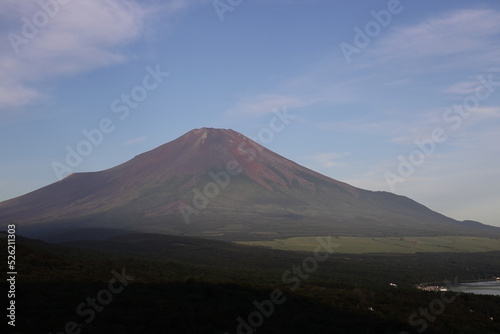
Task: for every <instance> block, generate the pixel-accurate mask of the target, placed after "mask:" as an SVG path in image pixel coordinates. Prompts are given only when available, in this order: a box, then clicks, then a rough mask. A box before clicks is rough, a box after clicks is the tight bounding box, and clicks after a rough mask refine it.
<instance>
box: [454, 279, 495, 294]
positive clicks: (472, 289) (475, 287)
mask: <svg viewBox="0 0 500 334" xmlns="http://www.w3.org/2000/svg"><path fill="white" fill-rule="evenodd" d="M451 290H453V291H460V292H467V293H475V294H480V295H497V296H500V280H497V281H487V282H474V283H460V284H459V285H458V287H456V288H453V289H451Z"/></svg>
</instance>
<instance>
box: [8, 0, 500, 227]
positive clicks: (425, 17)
mask: <svg viewBox="0 0 500 334" xmlns="http://www.w3.org/2000/svg"><path fill="white" fill-rule="evenodd" d="M0 36H1V38H0V143H1V144H0V145H1V146H0V156H1V160H0V200H6V199H9V198H12V197H15V196H19V195H22V194H24V193H27V192H29V191H32V190H35V189H37V188H40V187H42V186H45V185H47V184H50V183H52V182H56V181H57V180H58V179H59V178H60V177H65V176H66V175H67V174H68V173H69V172H84V171H98V170H102V169H106V168H110V167H113V166H115V165H117V164H120V163H122V162H125V161H127V160H129V159H131V158H133V157H134V156H135V155H137V154H139V153H142V152H144V151H147V150H150V149H153V148H155V147H157V146H159V145H161V144H163V143H166V142H168V141H171V140H173V139H175V138H177V137H178V136H180V135H182V134H184V133H185V132H187V131H189V130H191V129H193V128H200V127H205V126H206V127H217V128H231V129H234V130H236V131H239V132H241V133H243V134H245V135H247V136H249V137H253V138H256V139H257V141H259V142H260V143H261V144H263V145H265V146H266V147H268V148H270V149H271V150H274V151H275V152H277V153H279V154H281V155H284V156H285V157H287V158H289V159H291V160H294V161H296V162H297V163H299V164H302V165H304V166H307V167H309V168H311V169H314V170H316V171H318V172H321V173H323V174H325V175H328V176H330V177H333V178H335V179H338V180H342V181H345V182H348V183H350V184H352V185H355V186H358V187H361V188H364V189H370V190H385V191H393V192H395V193H397V194H400V195H405V196H408V197H410V198H412V199H415V200H417V201H418V202H420V203H422V204H424V205H426V206H428V207H430V208H431V209H433V210H436V211H439V212H441V213H444V214H446V215H448V216H450V217H452V218H455V219H459V220H463V219H472V220H478V221H481V222H484V223H487V224H492V225H497V226H500V214H499V213H498V205H499V204H500V191H499V189H500V173H499V166H500V154H499V153H500V152H499V151H500V149H499V145H498V143H500V131H499V130H500V61H499V59H500V3H499V2H498V1H493V0H491V1H477V2H471V1H457V0H453V1H452V0H447V1H430V0H427V1H424V0H421V1H411V0H401V1H397V0H390V1H332V0H330V1H327V0H317V1H315V0H275V1H272V0H269V1H266V0H254V1H249V0H241V1H240V0H231V1H229V0H220V1H219V0H217V1H215V2H214V1H203V0H198V1H188V0H173V1H160V0H157V1H156V0H145V1H130V0H128V1H125V0H120V1H118V0H87V1H70V0H64V1H63V0H42V1H40V2H39V1H32V0H26V1H22V2H19V1H10V0H9V1H2V2H1V3H0ZM127 96H128V97H127ZM127 98H128V100H127ZM276 113H279V114H281V115H289V118H288V119H286V120H287V122H286V123H287V124H284V126H279V127H278V126H276V124H277V123H276V122H275V121H273V119H274V118H276V117H277V116H276ZM273 122H274V123H273ZM94 129H98V130H95V131H94ZM84 132H85V133H87V135H89V136H91V138H93V141H94V142H93V143H91V144H90V146H89V145H88V144H87V145H86V144H85V143H83V142H84V141H87V143H90V140H89V139H87V137H86V135H85V133H84ZM99 133H100V134H102V136H101V135H100V134H99ZM92 135H93V136H94V137H92ZM68 150H75V152H77V153H78V152H83V153H85V155H83V154H82V155H81V157H80V158H81V159H77V160H70V162H71V163H72V164H73V165H72V166H70V165H69V164H68V162H67V161H66V157H67V155H68ZM78 150H80V151H78ZM55 166H58V168H59V169H57V168H56V167H55ZM61 166H65V167H61Z"/></svg>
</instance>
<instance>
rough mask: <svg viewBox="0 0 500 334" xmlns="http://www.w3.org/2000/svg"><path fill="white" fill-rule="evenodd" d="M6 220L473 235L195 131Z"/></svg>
mask: <svg viewBox="0 0 500 334" xmlns="http://www.w3.org/2000/svg"><path fill="white" fill-rule="evenodd" d="M0 222H1V223H0V224H2V226H3V225H6V224H8V223H17V224H18V225H19V226H20V227H21V229H24V230H25V231H27V232H30V231H31V232H33V231H35V230H36V231H45V230H47V229H50V228H57V229H59V228H62V227H69V226H99V227H113V228H127V229H135V230H143V231H156V232H165V233H186V234H192V235H206V236H219V237H229V238H255V237H256V236H258V237H273V236H284V235H315V234H325V233H337V234H356V235H381V234H406V235H408V234H413V235H426V234H435V233H443V234H450V232H451V233H454V232H456V233H461V234H470V233H475V232H478V231H480V232H481V231H483V230H484V229H487V227H485V226H484V225H481V226H476V227H470V226H466V225H464V224H461V223H459V222H456V221H454V220H452V219H450V218H447V217H445V216H443V215H440V214H438V213H436V212H433V211H431V210H429V209H428V208H426V207H424V206H422V205H420V204H418V203H416V202H414V201H412V200H410V199H408V198H405V197H401V196H396V195H394V194H390V193H386V192H371V191H366V190H362V189H358V188H355V187H352V186H350V185H348V184H346V183H343V182H340V181H337V180H334V179H331V178H328V177H326V176H324V175H321V174H319V173H316V172H314V171H312V170H310V169H307V168H305V167H302V166H300V165H298V164H296V163H294V162H293V161H290V160H288V159H286V158H284V157H282V156H280V155H278V154H276V153H274V152H272V151H270V150H268V149H266V148H265V147H263V146H261V145H259V144H257V143H255V142H254V141H252V140H250V139H249V138H247V137H245V136H244V135H242V134H240V133H237V132H235V131H233V130H222V129H210V128H203V129H196V130H192V131H190V132H188V133H186V134H185V135H183V136H181V137H179V138H177V139H176V140H173V141H171V142H169V143H167V144H164V145H162V146H160V147H158V148H156V149H154V150H151V151H149V152H146V153H143V154H141V155H138V156H136V157H135V158H133V159H132V160H130V161H128V162H126V163H124V164H121V165H119V166H116V167H114V168H111V169H108V170H105V171H101V172H94V173H76V174H72V175H70V176H68V177H67V178H65V179H63V180H61V181H59V182H56V183H53V184H51V185H49V186H47V187H44V188H41V189H39V190H36V191H34V192H31V193H29V194H26V195H24V196H20V197H17V198H14V199H12V200H9V201H5V202H2V203H0Z"/></svg>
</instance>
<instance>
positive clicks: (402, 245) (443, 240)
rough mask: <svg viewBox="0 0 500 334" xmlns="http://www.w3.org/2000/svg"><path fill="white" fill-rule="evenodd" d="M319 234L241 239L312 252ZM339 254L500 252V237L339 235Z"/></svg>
mask: <svg viewBox="0 0 500 334" xmlns="http://www.w3.org/2000/svg"><path fill="white" fill-rule="evenodd" d="M316 239H317V237H296V238H287V239H274V240H272V241H261V240H257V241H241V242H239V243H240V244H244V245H253V246H265V247H270V248H273V249H282V250H296V251H310V250H312V249H314V248H315V247H316V246H317V243H318V242H317V241H316ZM335 240H336V242H337V243H338V244H339V248H338V249H337V252H339V253H354V254H362V253H406V254H407V253H410V254H411V253H418V252H491V251H500V239H498V238H486V237H468V236H438V237H336V238H335Z"/></svg>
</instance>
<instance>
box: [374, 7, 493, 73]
mask: <svg viewBox="0 0 500 334" xmlns="http://www.w3.org/2000/svg"><path fill="white" fill-rule="evenodd" d="M499 22H500V12H499V11H496V10H484V9H468V10H467V9H463V10H457V11H453V12H448V13H444V14H440V15H437V16H434V17H432V18H430V19H428V20H425V21H422V22H420V23H418V24H416V25H413V26H407V27H400V28H395V29H394V30H393V31H392V33H390V34H388V35H387V36H386V37H384V38H381V39H380V42H379V43H378V44H375V46H374V47H373V48H372V49H370V50H368V52H369V53H371V55H373V56H375V57H377V58H379V60H380V61H385V62H389V61H390V62H394V61H396V62H398V61H402V60H403V59H404V60H405V62H401V63H399V65H404V63H406V64H411V63H413V62H419V63H422V64H426V66H425V67H421V68H413V72H415V71H420V72H428V71H429V70H431V71H432V70H436V69H450V68H452V67H454V66H462V67H461V69H463V68H464V67H470V68H487V67H489V66H490V65H492V64H495V63H496V62H497V61H498V56H499V55H500V46H499V45H498V43H496V42H495V39H496V38H498V36H499V34H500V24H499ZM478 50H480V51H481V52H478ZM398 69H399V68H398ZM407 70H412V68H411V67H409V68H407Z"/></svg>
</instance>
